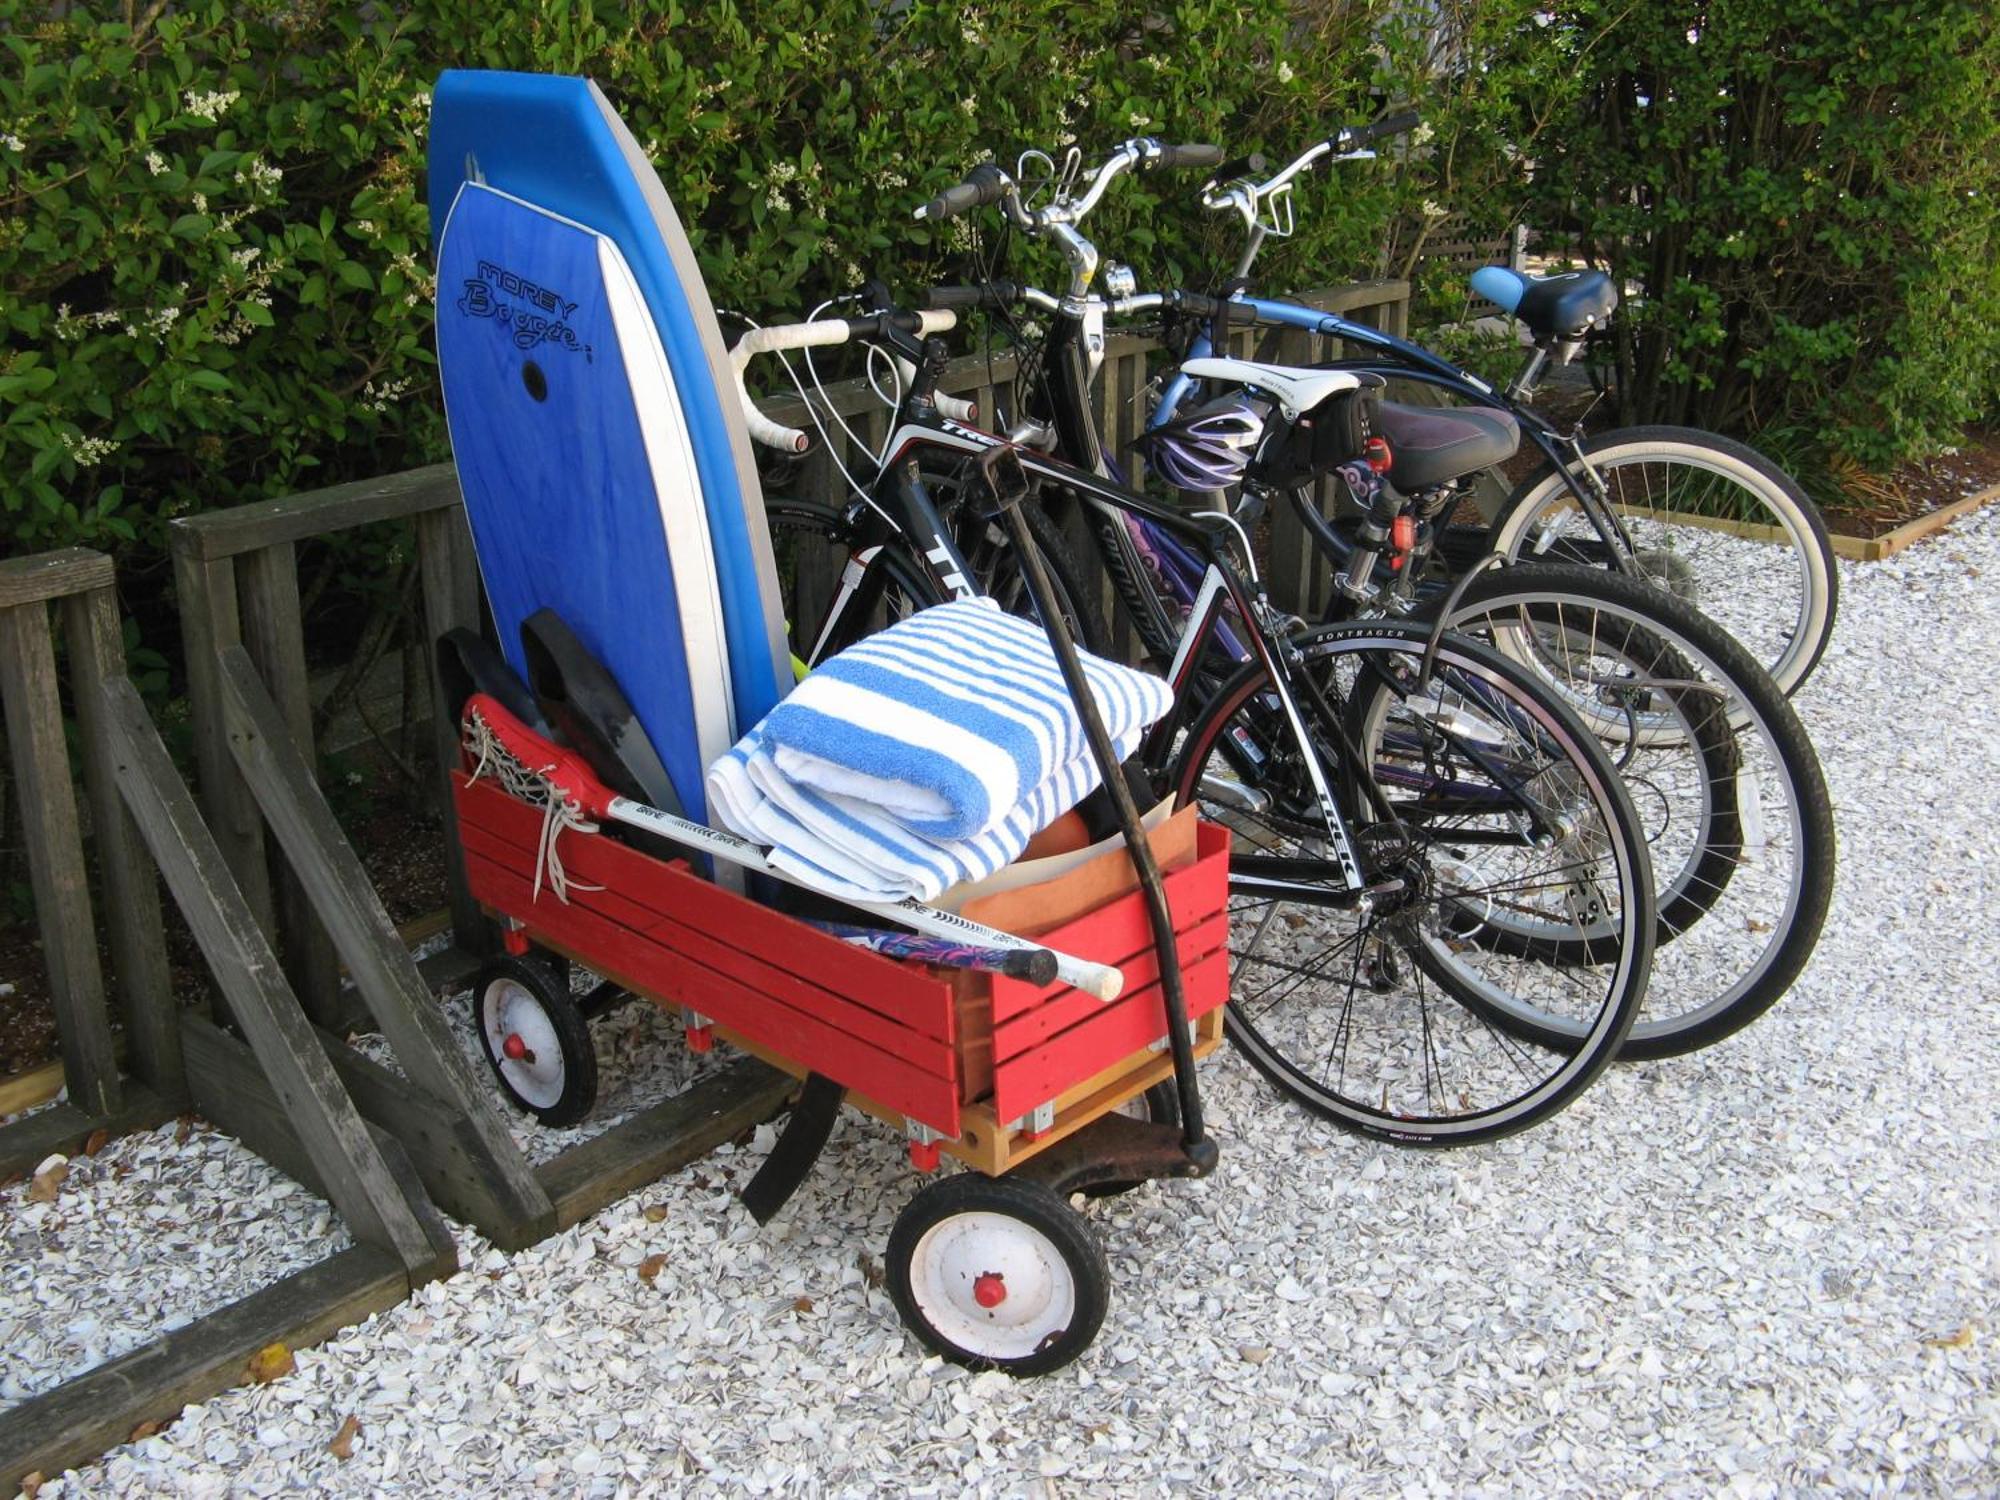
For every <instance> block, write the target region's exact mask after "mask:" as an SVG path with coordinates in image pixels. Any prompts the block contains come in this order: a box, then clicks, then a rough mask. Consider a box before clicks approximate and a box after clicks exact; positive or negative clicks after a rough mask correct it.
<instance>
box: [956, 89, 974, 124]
mask: <svg viewBox="0 0 2000 1500" xmlns="http://www.w3.org/2000/svg"><path fill="white" fill-rule="evenodd" d="M958 112H959V113H960V114H962V115H964V116H965V117H966V118H967V119H970V118H972V116H974V115H976V114H978V113H979V99H978V97H977V96H976V95H972V94H968V95H967V96H966V97H965V98H963V99H961V100H959V101H958Z"/></svg>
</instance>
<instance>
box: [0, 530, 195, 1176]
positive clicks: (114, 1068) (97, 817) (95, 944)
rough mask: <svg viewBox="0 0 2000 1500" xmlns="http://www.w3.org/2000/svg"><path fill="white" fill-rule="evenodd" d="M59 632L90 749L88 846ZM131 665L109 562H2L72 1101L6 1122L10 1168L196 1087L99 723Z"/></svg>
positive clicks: (19, 738)
mask: <svg viewBox="0 0 2000 1500" xmlns="http://www.w3.org/2000/svg"><path fill="white" fill-rule="evenodd" d="M58 626H59V627H60V630H58ZM58 641H60V644H61V645H62V647H63V650H62V653H61V655H62V657H63V659H64V660H66V662H67V665H68V668H69V671H68V677H69V682H68V687H69V689H70V697H71V700H72V701H73V702H74V703H75V705H76V729H77V737H78V741H79V743H80V746H81V748H82V752H83V754H82V769H83V791H84V799H85V800H84V806H85V807H86V808H87V809H88V812H89V829H90V839H89V841H88V843H86V840H85V836H84V823H83V819H82V817H81V816H80V813H79V806H78V800H77V788H76V785H75V779H74V777H73V775H72V772H71V762H70V753H69V743H68V734H67V730H66V727H65V724H64V715H63V706H62V688H63V683H62V682H61V681H60V679H59V676H58V671H57V660H58V652H57V645H58ZM124 670H125V658H124V638H123V635H122V632H121V627H120V623H119V618H118V608H117V603H116V600H115V596H114V593H113V579H112V571H111V559H110V558H108V557H105V556H104V555H103V554H102V553H98V552H90V551H86V550H84V549H82V548H71V549H70V550H68V551H65V552H51V553H44V554H42V555H40V556H37V557H26V558H18V559H14V560H11V561H8V562H4V563H0V697H4V699H5V703H6V720H7V742H8V745H9V748H10V749H11V751H12V756H13V771H14V784H15V791H16V796H17V797H18V799H19V803H20V807H21V823H22V833H23V836H24V840H25V844H26V853H27V862H28V873H29V879H30V882H31V884H32V887H33V891H34V898H35V915H36V921H37V926H38V928H39V930H40V934H41V940H42V952H43V955H44V961H45V963H46V965H47V969H48V984H49V992H50V996H51V999H52V1001H53V1004H54V1008H55V1014H56V1030H57V1038H58V1041H59V1044H60V1049H61V1059H62V1074H63V1082H64V1083H65V1084H66V1085H67V1087H68V1090H69V1098H68V1101H67V1102H66V1103H64V1104H60V1105H57V1106H55V1107H54V1108H51V1109H48V1110H44V1111H42V1112H40V1113H37V1114H34V1115H31V1116H29V1117H28V1118H26V1119H24V1120H20V1121H17V1122H15V1123H14V1124H12V1125H9V1126H6V1127H5V1128H4V1129H0V1177H6V1176H9V1175H11V1174H13V1173H16V1172H22V1171H26V1170H28V1169H29V1168H31V1167H33V1166H34V1165H35V1164H36V1163H37V1162H39V1161H40V1160H41V1159H42V1158H43V1157H45V1156H47V1155H49V1154H50V1153H51V1152H55V1151H68V1150H73V1149H75V1147H76V1146H77V1144H78V1143H80V1142H82V1141H84V1140H86V1139H87V1138H88V1137H89V1136H91V1135H92V1134H93V1133H94V1132H96V1131H98V1130H106V1131H109V1132H111V1133H112V1134H118V1133H120V1132H122V1131H125V1130H132V1129H138V1128H141V1127H143V1126H146V1125H150V1124H157V1123H158V1122H160V1121H161V1120H166V1119H170V1118H172V1117H173V1115H174V1114H175V1113H176V1112H177V1111H178V1110H179V1109H180V1108H181V1106H182V1101H183V1100H184V1098H185V1090H184V1088H183V1086H182V1082H181V1058H180V1043H179V1032H178V1029H177V1025H176V1022H175V1018H174V998H173V994H172V985H171V981H170V979H169V976H168V970H167V954H166V938H165V928H164V926H163V923H162V920H161V915H160V895H159V884H158V881H157V880H156V879H155V877H154V873H153V867H152V865H151V863H150V862H149V861H148V860H147V858H146V856H145V852H144V850H143V848H142V846H141V845H140V843H139V839H138V833H137V830H136V829H135V828H134V826H133V824H132V819H131V816H130V815H129V814H128V813H127V812H126V810H125V807H124V805H123V803H122V802H121V800H120V798H119V794H118V788H117V782H116V774H115V772H116V767H115V762H114V758H113V755H112V753H111V749H110V743H109V740H108V738H107V736H106V735H105V734H104V732H103V722H102V719H103V714H102V708H101V698H100V692H99V690H100V688H101V686H102V684H103V683H104V682H106V681H107V680H109V679H110V678H112V677H116V676H122V675H123V673H124ZM93 868H94V869H95V871H96V875H97V878H96V880H95V881H94V882H93V880H92V878H91V871H92V869H93ZM105 956H108V957H109V960H110V964H109V968H110V974H109V982H108V984H107V978H106V973H105V968H106V965H105V963H104V962H103V958H104V957H105ZM114 1019H115V1021H116V1022H117V1024H118V1025H119V1027H120V1028H121V1029H122V1032H123V1046H122V1051H123V1063H122V1065H121V1062H120V1048H119V1047H117V1046H115V1045H114V1038H113V1034H112V1027H113V1022H114Z"/></svg>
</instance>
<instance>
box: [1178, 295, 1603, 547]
mask: <svg viewBox="0 0 2000 1500" xmlns="http://www.w3.org/2000/svg"><path fill="white" fill-rule="evenodd" d="M1230 300H1231V301H1232V302H1236V303H1240V304H1241V305H1243V306H1245V307H1248V308H1250V309H1252V310H1253V311H1254V312H1255V313H1256V315H1257V320H1258V321H1259V322H1261V323H1269V324H1276V325H1279V326H1282V327H1286V328H1298V329H1302V330H1304V331H1305V332H1307V333H1318V334H1324V335H1327V336H1328V337H1331V338H1338V339H1343V340H1346V341H1347V342H1349V343H1354V344H1359V345H1361V346H1362V347H1363V348H1365V349H1368V350H1370V351H1372V354H1371V355H1370V356H1369V357H1366V358H1361V359H1353V360H1340V361H1338V362H1337V364H1338V367H1339V368H1340V369H1343V370H1353V371H1355V372H1356V373H1357V374H1369V375H1380V376H1382V377H1384V378H1385V379H1391V380H1414V381H1417V382H1420V383H1422V384H1424V385H1431V386H1436V387H1438V388H1440V389H1442V390H1447V391H1451V392H1452V393H1454V394H1455V395H1460V396H1468V397H1470V398H1471V399H1472V400H1474V401H1476V402H1477V403H1479V404H1480V405H1482V406H1490V407H1493V408H1494V409H1496V410H1498V411H1504V412H1506V413H1507V414H1508V415H1509V416H1511V417H1513V418H1514V419H1515V420H1516V421H1517V422H1519V423H1520V424H1521V429H1522V431H1524V432H1525V433H1527V435H1528V438H1529V439H1530V441H1532V442H1533V443H1534V444H1535V446H1536V447H1537V448H1539V449H1540V450H1541V452H1542V455H1543V456H1544V457H1545V458H1547V459H1548V461H1549V463H1550V464H1551V465H1552V466H1553V467H1554V469H1555V472H1556V473H1557V474H1558V475H1559V476H1560V477H1561V479H1562V482H1563V486H1564V488H1566V489H1567V490H1568V491H1569V492H1570V494H1571V495H1572V496H1573V497H1574V498H1575V500H1576V502H1577V504H1578V505H1579V506H1580V507H1581V508H1582V510H1583V513H1584V514H1585V515H1586V516H1588V517H1589V518H1590V522H1591V525H1592V526H1594V527H1595V528H1596V529H1597V533H1598V536H1599V538H1600V539H1601V540H1602V541H1603V542H1604V544H1605V546H1606V548H1608V549H1609V551H1610V554H1611V561H1612V565H1613V567H1614V569H1615V570H1616V571H1618V572H1621V573H1624V572H1631V571H1632V570H1633V567H1634V563H1633V556H1634V549H1633V546H1632V540H1631V538H1630V537H1629V536H1628V535H1627V534H1626V531H1625V526H1624V523H1623V522H1622V521H1620V520H1619V519H1618V516H1617V513H1616V512H1615V511H1614V510H1613V509H1612V508H1611V504H1610V499H1609V496H1608V495H1607V493H1606V492H1605V489H1604V485H1603V482H1602V481H1601V480H1600V479H1599V478H1598V477H1597V471H1596V470H1594V469H1592V468H1591V467H1590V463H1589V461H1588V460H1587V459H1585V457H1584V456H1583V448H1582V444H1581V442H1580V440H1579V438H1578V436H1577V434H1575V433H1573V432H1571V433H1565V432H1561V431H1559V430H1557V429H1556V428H1555V427H1554V426H1553V425H1552V424H1550V423H1549V422H1548V421H1547V420H1546V419H1545V418H1543V417H1542V416H1541V414H1540V413H1538V412H1537V411H1535V410H1534V408H1532V407H1530V406H1528V405H1526V404H1525V403H1524V402H1523V401H1522V399H1521V397H1520V395H1519V394H1518V392H1519V390H1520V387H1521V385H1522V381H1521V380H1519V379H1517V380H1516V381H1515V382H1514V383H1513V384H1512V385H1511V386H1510V387H1509V388H1508V389H1507V390H1504V391H1502V390H1497V389H1495V388H1494V387H1493V386H1492V385H1490V384H1488V383H1487V382H1486V381H1484V380H1482V379H1480V378H1479V376H1477V375H1474V374H1473V373H1472V372H1471V371H1470V370H1466V369H1463V368H1461V367H1460V366H1458V365H1455V364H1453V363H1451V361H1450V360H1447V359H1444V358H1442V357H1441V356H1439V355H1436V354H1433V353H1431V351H1430V350H1428V349H1426V348H1424V347H1423V346H1422V345H1420V344H1413V343H1411V342H1410V341H1409V340H1408V339H1405V338H1399V337H1397V336H1396V335H1395V334H1393V333H1388V332H1385V331H1384V330H1382V329H1380V328H1372V327H1370V326H1369V325H1368V324H1366V323H1357V322H1355V321H1354V320H1353V319H1351V318H1343V317H1342V316H1340V314H1338V313H1329V312H1322V311H1320V310H1319V309H1318V308H1312V307H1301V306H1299V305H1298V304H1297V303H1295V302H1279V301H1273V300H1271V299H1269V298H1265V297H1252V296H1248V295H1245V294H1242V293H1238V294H1237V295H1235V296H1233V297H1232V298H1231V299H1230ZM1212 353H1214V343H1213V341H1212V340H1211V338H1210V336H1209V334H1208V332H1207V331H1206V330H1203V331H1201V332H1199V333H1197V334H1196V335H1195V339H1194V342H1193V344H1192V345H1191V346H1190V347H1189V349H1188V352H1187V356H1186V357H1187V358H1188V359H1201V358H1205V357H1206V356H1208V355H1210V354H1212ZM1539 363H1540V361H1539V360H1537V361H1536V364H1537V365H1539ZM1524 373H1525V372H1524ZM1193 388H1194V381H1193V380H1191V379H1190V378H1189V377H1188V376H1186V375H1185V374H1183V373H1181V372H1180V371H1178V370H1177V371H1175V372H1174V374H1173V377H1172V378H1171V379H1170V380H1169V381H1168V382H1167V384H1166V386H1165V388H1164V389H1163V390H1162V391H1161V393H1160V399H1159V401H1158V402H1157V403H1155V405H1154V407H1153V410H1152V412H1151V413H1150V414H1149V415H1148V417H1147V419H1146V425H1147V427H1148V428H1149V429H1150V428H1153V427H1159V426H1161V425H1163V424H1165V423H1167V422H1170V421H1172V420H1173V417H1174V414H1175V413H1176V412H1177V411H1178V410H1179V409H1180V406H1181V403H1182V402H1184V401H1185V400H1186V399H1187V397H1188V394H1189V392H1190V391H1192V390H1193ZM1579 472H1580V473H1581V475H1582V477H1581V478H1579V477H1578V476H1579Z"/></svg>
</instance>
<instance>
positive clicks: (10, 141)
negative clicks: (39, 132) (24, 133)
mask: <svg viewBox="0 0 2000 1500" xmlns="http://www.w3.org/2000/svg"><path fill="white" fill-rule="evenodd" d="M0 146H5V147H6V148H7V149H8V150H9V151H26V150H27V149H28V143H27V142H26V141H24V140H22V139H21V138H20V137H19V136H18V135H16V134H14V132H13V131H11V130H10V131H8V132H7V133H6V134H5V135H0Z"/></svg>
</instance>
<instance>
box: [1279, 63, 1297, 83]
mask: <svg viewBox="0 0 2000 1500" xmlns="http://www.w3.org/2000/svg"><path fill="white" fill-rule="evenodd" d="M1298 76H1299V75H1298V74H1296V73H1294V72H1293V71H1292V65H1291V64H1290V63H1288V62H1286V61H1285V60H1284V59H1283V58H1282V57H1281V58H1279V59H1278V82H1280V83H1290V82H1291V81H1292V80H1293V79H1294V78H1296V77H1298Z"/></svg>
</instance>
